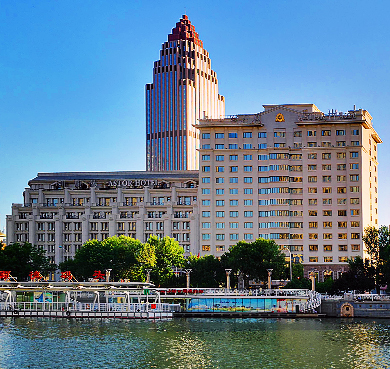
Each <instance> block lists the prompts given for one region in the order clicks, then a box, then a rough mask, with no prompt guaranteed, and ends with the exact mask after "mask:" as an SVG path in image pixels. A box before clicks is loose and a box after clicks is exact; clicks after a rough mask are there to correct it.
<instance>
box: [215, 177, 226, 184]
mask: <svg viewBox="0 0 390 369" xmlns="http://www.w3.org/2000/svg"><path fill="white" fill-rule="evenodd" d="M224 182H225V178H223V177H216V178H215V183H224Z"/></svg>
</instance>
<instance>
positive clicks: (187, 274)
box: [185, 269, 192, 289]
mask: <svg viewBox="0 0 390 369" xmlns="http://www.w3.org/2000/svg"><path fill="white" fill-rule="evenodd" d="M185 272H186V276H187V289H189V288H190V273H191V272H192V269H185Z"/></svg>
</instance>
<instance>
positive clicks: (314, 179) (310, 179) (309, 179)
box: [307, 176, 317, 183]
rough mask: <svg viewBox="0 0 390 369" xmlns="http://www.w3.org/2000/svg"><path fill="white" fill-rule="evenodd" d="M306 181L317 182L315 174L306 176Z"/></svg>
mask: <svg viewBox="0 0 390 369" xmlns="http://www.w3.org/2000/svg"><path fill="white" fill-rule="evenodd" d="M307 181H308V182H310V183H313V182H317V176H308V177H307Z"/></svg>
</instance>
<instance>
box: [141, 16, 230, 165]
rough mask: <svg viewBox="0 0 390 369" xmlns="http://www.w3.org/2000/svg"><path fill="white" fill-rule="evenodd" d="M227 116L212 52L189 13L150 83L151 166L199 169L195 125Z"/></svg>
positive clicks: (165, 45)
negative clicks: (207, 49) (206, 119)
mask: <svg viewBox="0 0 390 369" xmlns="http://www.w3.org/2000/svg"><path fill="white" fill-rule="evenodd" d="M224 115H225V99H224V97H223V96H220V95H219V94H218V79H217V74H216V73H215V72H214V71H213V70H212V69H211V60H210V57H209V53H208V52H207V51H206V50H205V49H204V48H203V42H202V41H201V40H200V39H199V36H198V33H197V32H195V27H194V26H193V25H192V24H191V22H190V21H189V20H188V17H187V16H186V15H183V17H182V18H181V19H180V21H179V22H178V23H177V24H176V27H175V28H173V29H172V33H171V34H169V35H168V41H167V42H165V43H163V45H162V48H161V51H160V59H159V60H158V61H156V62H154V68H153V83H151V84H147V85H146V170H147V171H168V170H197V169H198V168H199V161H198V159H199V153H198V151H197V150H198V149H199V132H198V131H197V130H196V129H195V127H194V125H195V124H197V122H198V120H199V119H201V118H204V117H208V118H220V117H223V116H224Z"/></svg>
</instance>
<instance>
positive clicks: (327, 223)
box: [322, 222, 332, 228]
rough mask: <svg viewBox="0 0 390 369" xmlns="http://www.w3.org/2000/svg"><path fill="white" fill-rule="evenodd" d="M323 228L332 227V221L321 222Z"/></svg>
mask: <svg viewBox="0 0 390 369" xmlns="http://www.w3.org/2000/svg"><path fill="white" fill-rule="evenodd" d="M322 226H323V227H324V228H332V222H322Z"/></svg>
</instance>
